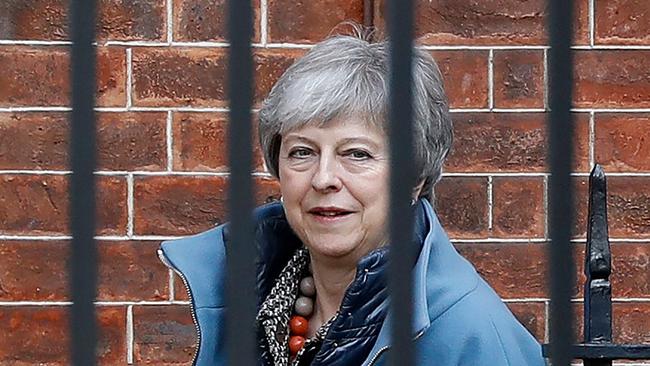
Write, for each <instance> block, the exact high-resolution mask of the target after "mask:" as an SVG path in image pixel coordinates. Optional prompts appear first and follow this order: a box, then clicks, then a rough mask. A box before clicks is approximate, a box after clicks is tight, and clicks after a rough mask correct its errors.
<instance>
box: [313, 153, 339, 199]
mask: <svg viewBox="0 0 650 366" xmlns="http://www.w3.org/2000/svg"><path fill="white" fill-rule="evenodd" d="M338 168H339V166H338V161H337V160H336V158H335V157H333V156H327V155H326V154H322V155H321V157H320V159H319V162H318V166H317V167H316V171H315V172H314V176H313V177H312V181H311V185H312V187H313V188H314V189H315V190H316V191H318V192H321V193H329V192H338V191H339V190H340V189H341V186H342V183H341V179H340V177H339V171H338V170H339V169H338Z"/></svg>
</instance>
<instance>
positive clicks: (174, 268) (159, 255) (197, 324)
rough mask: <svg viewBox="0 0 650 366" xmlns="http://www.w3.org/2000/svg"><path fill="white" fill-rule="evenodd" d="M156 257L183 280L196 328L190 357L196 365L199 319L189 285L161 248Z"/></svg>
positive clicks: (199, 341)
mask: <svg viewBox="0 0 650 366" xmlns="http://www.w3.org/2000/svg"><path fill="white" fill-rule="evenodd" d="M157 252H158V258H160V261H161V262H163V264H164V265H165V266H167V268H169V269H171V270H172V271H174V273H176V274H177V275H178V276H179V277H180V278H181V280H183V285H184V286H185V291H186V292H187V297H188V298H189V299H190V313H191V314H192V323H194V329H195V330H196V343H195V348H196V351H195V352H194V356H193V357H192V365H193V366H196V359H197V357H198V356H199V347H200V346H201V329H200V328H199V321H198V319H197V317H196V310H195V309H194V296H193V295H192V291H190V286H189V284H188V282H187V279H186V278H185V275H183V274H182V273H181V272H180V271H179V270H178V269H176V267H174V266H173V265H172V264H171V263H169V260H167V257H165V253H163V251H162V249H158V251H157Z"/></svg>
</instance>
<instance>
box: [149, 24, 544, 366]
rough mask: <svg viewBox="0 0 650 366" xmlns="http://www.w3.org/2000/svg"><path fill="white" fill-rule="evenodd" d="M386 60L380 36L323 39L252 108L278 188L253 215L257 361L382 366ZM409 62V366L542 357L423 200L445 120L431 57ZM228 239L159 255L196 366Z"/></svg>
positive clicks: (212, 357) (215, 312) (215, 311)
mask: <svg viewBox="0 0 650 366" xmlns="http://www.w3.org/2000/svg"><path fill="white" fill-rule="evenodd" d="M388 61H389V54H388V45H387V44H386V43H374V44H371V43H368V42H366V41H365V40H363V39H360V38H357V37H350V36H335V37H332V38H330V39H327V40H325V41H323V42H321V43H319V44H317V45H316V46H315V47H314V48H312V49H311V50H310V51H309V52H308V53H307V54H306V55H305V56H304V57H303V58H302V59H300V60H299V61H297V62H296V63H295V64H294V65H292V66H291V67H290V68H289V69H288V70H287V71H286V73H285V74H284V75H283V76H282V77H281V78H280V80H279V81H278V82H277V84H276V85H275V87H274V88H273V90H272V91H271V93H270V95H269V96H268V98H267V99H266V100H265V102H264V104H263V107H262V109H261V110H260V112H259V134H260V143H261V145H262V150H263V151H264V158H265V162H266V165H267V167H268V169H269V171H270V172H271V174H272V175H273V176H275V177H276V178H277V179H278V180H279V183H280V188H281V192H282V202H281V203H274V204H270V205H266V206H263V207H261V208H259V209H258V210H257V211H256V228H257V229H256V240H257V246H258V248H259V253H260V258H259V266H258V273H257V279H258V284H257V285H258V294H259V296H260V304H259V307H258V308H259V313H258V315H257V321H258V326H259V341H260V342H259V344H260V354H261V359H260V364H262V365H290V364H291V365H381V364H384V363H385V360H386V358H387V357H386V354H387V350H389V349H390V339H389V333H390V332H389V328H390V318H391V314H390V312H389V311H388V306H387V290H386V278H385V276H386V270H387V269H386V267H387V253H388V250H389V246H388V245H387V244H388V243H387V237H388V236H387V214H388V211H389V194H388V185H389V183H388V177H389V166H390V164H389V156H388V155H389V152H388V142H389V141H388V136H387V134H386V124H387V121H386V116H387V105H388ZM413 66H414V70H413V78H414V81H413V96H414V101H413V103H414V104H413V107H414V151H415V155H416V156H415V166H416V168H417V171H418V172H419V179H418V183H417V185H416V186H415V187H413V201H412V209H413V214H414V215H415V222H416V225H415V233H414V241H413V243H412V245H413V248H414V250H416V251H417V253H419V255H418V257H417V261H416V262H415V263H414V266H413V275H414V299H413V300H414V308H413V321H414V323H413V330H414V334H413V338H414V340H415V347H416V350H417V354H416V359H417V365H440V366H446V365H517V366H521V365H542V364H543V360H542V357H541V350H540V346H539V344H538V343H537V342H536V341H535V339H534V338H533V337H532V336H531V335H530V334H529V333H528V332H527V331H526V330H525V329H524V327H523V326H521V325H520V324H519V323H518V322H517V321H516V320H515V318H514V317H513V315H512V314H511V313H510V312H509V311H508V309H507V308H506V306H504V304H503V303H502V302H501V300H500V299H499V297H498V296H497V295H496V294H495V293H494V291H493V290H492V289H491V288H490V287H489V286H488V285H487V284H486V282H484V281H483V280H482V279H481V278H480V277H479V276H478V275H477V273H476V271H475V270H474V268H473V267H472V266H471V265H470V264H469V263H468V262H467V261H466V260H464V259H463V258H462V257H461V256H460V255H459V254H458V253H457V252H456V251H455V250H454V248H453V246H452V245H451V244H450V242H449V239H448V238H447V236H446V235H445V233H444V231H443V230H442V228H441V226H440V223H439V222H438V219H437V218H436V215H435V213H434V210H433V209H432V206H431V203H432V202H433V198H434V193H433V187H434V185H435V183H436V182H437V181H438V180H439V179H440V175H441V171H442V164H443V161H444V159H445V157H446V156H447V153H448V151H449V149H450V147H451V141H452V124H451V119H450V116H449V111H448V104H447V99H446V96H445V93H444V90H443V86H442V81H441V76H440V72H439V71H438V68H437V66H436V64H435V62H434V61H433V59H432V58H431V56H430V55H428V54H427V53H425V52H423V51H420V50H415V51H414V61H413ZM227 245H228V227H227V225H225V226H224V225H222V226H219V227H217V228H215V229H212V230H210V231H208V232H205V233H202V234H199V235H197V236H193V237H190V238H186V239H181V240H179V241H175V242H166V243H163V245H162V250H161V252H160V254H161V258H162V259H163V260H164V261H165V262H166V263H167V264H168V265H169V266H170V267H171V268H173V269H174V270H176V271H177V272H178V273H180V274H181V276H182V278H183V279H184V281H185V283H186V285H187V286H188V290H189V292H190V295H191V299H192V305H193V315H194V319H195V322H197V329H198V331H199V339H200V345H199V349H198V351H197V357H196V361H197V365H199V366H204V365H205V366H208V365H221V364H224V362H225V361H224V354H223V353H224V350H223V334H222V333H223V329H222V328H223V326H222V325H223V311H224V310H223V301H224V299H223V289H224V278H223V277H224V273H223V268H225V266H224V262H225V247H226V246H227ZM206 278H210V279H213V280H210V281H207V280H206Z"/></svg>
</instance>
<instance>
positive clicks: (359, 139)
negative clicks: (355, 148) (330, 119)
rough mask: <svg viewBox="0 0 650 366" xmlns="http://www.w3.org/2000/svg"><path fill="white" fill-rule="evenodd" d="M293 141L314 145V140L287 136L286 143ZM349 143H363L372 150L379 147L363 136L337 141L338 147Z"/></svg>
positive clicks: (291, 135) (299, 136)
mask: <svg viewBox="0 0 650 366" xmlns="http://www.w3.org/2000/svg"><path fill="white" fill-rule="evenodd" d="M293 140H298V141H301V142H305V143H308V144H314V140H312V139H310V138H308V137H305V136H301V135H296V134H289V135H287V142H292V141H293ZM351 143H365V144H367V145H370V146H372V147H374V148H379V145H378V144H377V143H375V142H374V141H372V140H371V139H369V138H367V137H364V136H360V137H347V138H344V139H342V140H341V141H339V144H340V145H345V144H351Z"/></svg>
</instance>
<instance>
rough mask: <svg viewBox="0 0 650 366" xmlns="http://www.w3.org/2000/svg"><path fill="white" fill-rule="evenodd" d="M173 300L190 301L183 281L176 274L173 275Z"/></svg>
mask: <svg viewBox="0 0 650 366" xmlns="http://www.w3.org/2000/svg"><path fill="white" fill-rule="evenodd" d="M174 300H178V301H189V300H190V297H189V295H188V294H187V288H186V287H185V283H184V282H183V279H182V278H181V277H180V276H179V275H177V274H176V273H174Z"/></svg>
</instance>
